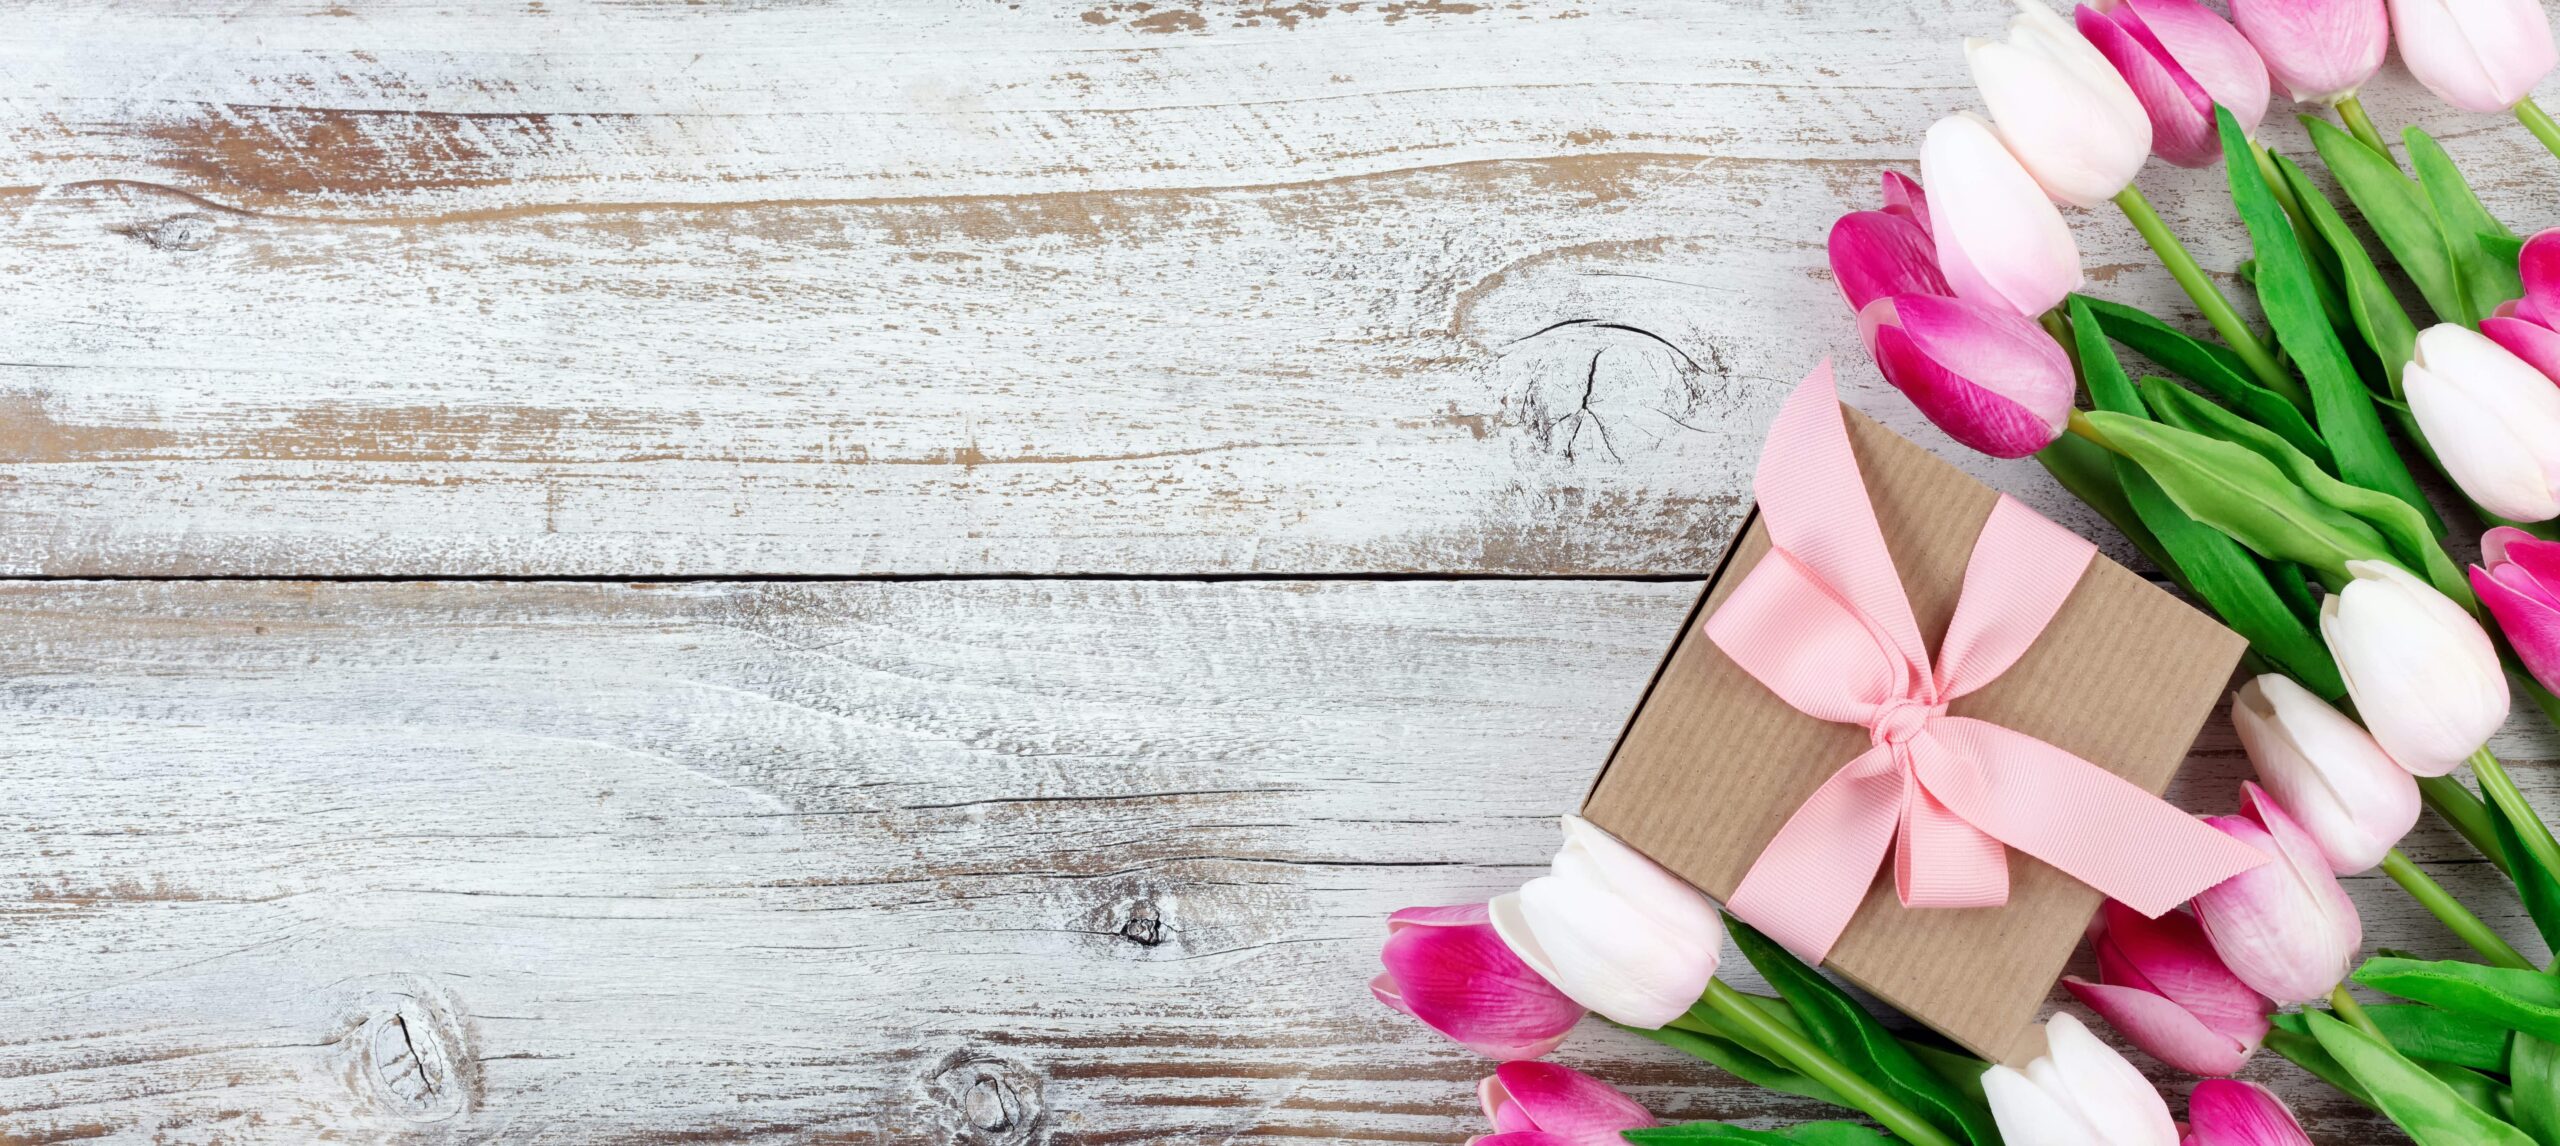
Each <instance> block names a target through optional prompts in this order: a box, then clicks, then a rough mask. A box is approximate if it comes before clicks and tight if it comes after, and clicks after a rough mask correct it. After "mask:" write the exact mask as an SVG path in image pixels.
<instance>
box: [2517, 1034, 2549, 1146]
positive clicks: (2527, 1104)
mask: <svg viewBox="0 0 2560 1146" xmlns="http://www.w3.org/2000/svg"><path fill="white" fill-rule="evenodd" d="M2509 1081H2511V1082H2512V1083H2513V1084H2514V1088H2513V1090H2514V1101H2515V1123H2516V1125H2518V1126H2522V1127H2524V1129H2525V1132H2526V1133H2528V1134H2531V1135H2533V1136H2534V1138H2535V1139H2536V1140H2538V1141H2540V1142H2542V1143H2544V1146H2551V1144H2552V1143H2560V1044H2556V1043H2551V1042H2547V1041H2544V1040H2542V1039H2538V1038H2535V1037H2533V1036H2532V1035H2517V1036H2516V1049H2515V1055H2514V1072H2513V1074H2512V1075H2511V1076H2510V1079H2509Z"/></svg>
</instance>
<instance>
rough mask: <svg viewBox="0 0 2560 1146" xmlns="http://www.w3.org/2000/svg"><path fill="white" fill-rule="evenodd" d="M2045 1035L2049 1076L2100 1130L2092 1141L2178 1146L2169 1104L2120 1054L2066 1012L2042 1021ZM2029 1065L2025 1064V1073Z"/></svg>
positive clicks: (2115, 1144)
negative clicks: (2161, 1098) (2051, 1075)
mask: <svg viewBox="0 0 2560 1146" xmlns="http://www.w3.org/2000/svg"><path fill="white" fill-rule="evenodd" d="M2044 1035H2045V1045H2046V1047H2047V1048H2048V1052H2049V1055H2050V1057H2051V1061H2052V1063H2053V1073H2054V1076H2055V1077H2056V1078H2058V1079H2059V1080H2060V1082H2061V1086H2062V1087H2063V1088H2064V1091H2065V1093H2067V1094H2069V1095H2070V1099H2071V1102H2072V1103H2073V1105H2075V1106H2076V1107H2077V1108H2078V1110H2079V1113H2080V1116H2081V1117H2083V1118H2086V1119H2088V1120H2089V1123H2090V1124H2091V1125H2092V1126H2095V1127H2097V1128H2098V1129H2099V1131H2100V1133H2099V1135H2098V1136H2097V1138H2096V1139H2095V1141H2097V1142H2101V1143H2106V1144H2107V1146H2177V1142H2178V1124H2177V1121H2176V1120H2175V1119H2173V1118H2171V1117H2169V1104H2168V1103H2166V1102H2163V1101H2161V1100H2160V1092H2159V1091H2157V1090H2154V1089H2152V1088H2151V1081H2150V1080H2149V1079H2146V1078H2144V1077H2142V1072H2141V1071H2139V1070H2135V1069H2134V1067H2133V1064H2132V1063H2129V1062H2126V1061H2125V1060H2124V1056H2123V1055H2120V1054H2117V1053H2116V1052H2115V1050H2114V1048H2112V1047H2109V1046H2108V1045H2107V1044H2106V1043H2104V1042H2101V1041H2099V1039H2098V1036H2096V1035H2094V1034H2091V1033H2090V1032H2089V1028H2088V1027H2086V1026H2084V1025H2082V1024H2081V1022H2080V1020H2079V1019H2078V1018H2075V1017H2073V1016H2072V1015H2071V1014H2070V1013H2069V1012H2064V1013H2061V1014H2057V1015H2055V1016H2054V1017H2052V1018H2050V1019H2047V1020H2045V1024H2044ZM2037 1061H2038V1062H2039V1063H2041V1062H2043V1061H2045V1060H2042V1059H2039V1060H2037ZM2034 1065H2035V1064H2029V1067H2030V1074H2032V1073H2033V1067H2034ZM2048 1089H2051V1087H2048Z"/></svg>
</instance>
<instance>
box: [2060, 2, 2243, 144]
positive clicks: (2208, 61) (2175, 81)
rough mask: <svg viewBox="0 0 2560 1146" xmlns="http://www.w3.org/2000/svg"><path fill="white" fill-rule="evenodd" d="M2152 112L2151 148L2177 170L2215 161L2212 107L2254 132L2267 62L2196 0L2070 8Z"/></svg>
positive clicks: (2082, 30) (2084, 31)
mask: <svg viewBox="0 0 2560 1146" xmlns="http://www.w3.org/2000/svg"><path fill="white" fill-rule="evenodd" d="M2073 16H2074V18H2075V19H2076V20H2077V22H2078V23H2079V25H2080V34H2081V35H2082V36H2085V37H2088V40H2089V42H2090V43H2091V44H2094V45H2096V46H2097V49H2098V51H2099V52H2100V53H2102V54H2104V55H2105V56H2106V57H2107V62H2108V63H2111V64H2114V65H2115V68H2116V71H2117V72H2118V73H2120V74H2122V75H2123V76H2124V79H2125V82H2126V83H2128V84H2130V85H2132V86H2133V94H2134V96H2135V97H2136V98H2138V99H2140V100H2141V101H2142V110H2143V112H2144V113H2145V114H2147V115H2149V116H2150V117H2151V151H2152V154H2154V155H2158V156H2159V157H2160V158H2162V159H2166V160H2168V161H2169V162H2171V163H2175V164H2177V165H2178V166H2180V167H2203V166H2206V165H2208V164H2211V163H2212V162H2213V161H2214V160H2217V159H2220V158H2222V140H2221V138H2220V137H2219V136H2218V135H2217V134H2216V133H2215V128H2214V124H2213V105H2215V104H2217V103H2219V104H2221V105H2222V106H2224V107H2226V108H2229V109H2230V110H2231V117H2232V118H2233V119H2236V120H2238V121H2240V130H2242V131H2245V132H2249V133H2251V134H2256V132H2257V130H2258V123H2259V121H2261V120H2263V119H2265V118H2266V115H2267V93H2268V84H2267V65H2266V61H2264V60H2261V59H2259V58H2258V50H2257V49H2256V48H2252V47H2250V46H2249V40H2248V37H2245V36H2242V35H2241V34H2240V31H2239V29H2237V28H2234V27H2232V26H2231V25H2230V24H2229V23H2228V22H2226V21H2225V20H2223V18H2222V17H2220V16H2216V15H2214V14H2213V12H2212V10H2210V9H2208V8H2206V7H2205V6H2204V5H2202V4H2198V3H2196V0H2116V2H2115V3H2114V4H2113V5H2112V6H2111V7H2106V8H2104V9H2103V10H2102V9H2101V8H2092V7H2090V6H2089V5H2086V4H2083V5H2081V6H2080V8H2079V10H2078V11H2077V12H2075V13H2073Z"/></svg>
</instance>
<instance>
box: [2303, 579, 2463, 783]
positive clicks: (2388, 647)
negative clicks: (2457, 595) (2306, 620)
mask: <svg viewBox="0 0 2560 1146" xmlns="http://www.w3.org/2000/svg"><path fill="white" fill-rule="evenodd" d="M2347 572H2348V573H2349V574H2350V575H2352V576H2353V577H2354V578H2355V580H2354V581H2352V582H2349V583H2348V585H2347V587H2346V588H2345V589H2342V590H2340V591H2338V592H2336V593H2333V594H2331V595H2330V596H2329V598H2328V599H2327V600H2325V601H2322V602H2321V603H2320V636H2321V639H2322V640H2325V641H2327V642H2328V644H2329V655H2330V656H2332V657H2335V658H2337V661H2338V673H2339V675H2340V676H2343V677H2345V678H2346V681H2347V695H2348V696H2349V697H2351V698H2353V699H2354V701H2355V704H2356V711H2357V712H2358V713H2360V714H2362V715H2363V716H2364V725H2365V727H2366V728H2367V729H2368V730H2370V731H2371V732H2372V733H2373V738H2374V740H2375V741H2376V742H2378V743H2380V744H2381V745H2382V750H2383V751H2385V752H2388V753H2390V754H2391V758H2392V759H2393V760H2396V761H2399V763H2400V766H2401V767H2403V768H2406V769H2408V770H2409V771H2411V772H2413V773H2415V774H2417V775H2420V776H2442V775H2444V774H2445V773H2447V772H2451V771H2453V770H2454V769H2455V768H2456V767H2459V766H2460V765H2461V764H2462V762H2463V761H2464V760H2466V759H2469V758H2470V756H2471V754H2472V753H2474V752H2477V751H2479V750H2480V748H2481V746H2482V745H2484V744H2487V743H2488V742H2489V736H2490V734H2491V733H2494V732H2496V731H2497V730H2498V726H2499V725H2502V724H2505V723H2506V722H2507V678H2506V675H2505V674H2504V673H2503V672H2501V671H2500V668H2499V665H2498V650H2497V647H2496V646H2495V645H2493V644H2491V643H2490V642H2489V634H2487V633H2485V632H2482V631H2481V629H2480V624H2479V622H2477V621H2474V620H2472V619H2471V614H2470V613H2467V612H2464V611H2463V608H2462V606H2460V605H2457V604H2454V603H2453V599H2452V598H2450V597H2447V596H2445V595H2444V594H2442V593H2439V592H2437V591H2436V589H2435V587H2434V586H2432V585H2429V584H2427V583H2426V582H2424V581H2421V580H2418V579H2417V578H2416V577H2413V576H2411V575H2410V574H2409V573H2408V571H2407V570H2404V569H2402V568H2400V567H2399V566H2397V565H2393V564H2391V563H2389V562H2385V561H2350V562H2347Z"/></svg>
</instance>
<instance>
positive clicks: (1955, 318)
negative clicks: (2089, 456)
mask: <svg viewBox="0 0 2560 1146" xmlns="http://www.w3.org/2000/svg"><path fill="white" fill-rule="evenodd" d="M1858 332H1859V333H1860V334H1861V335H1864V336H1865V338H1866V342H1867V351H1868V352H1869V353H1871V354H1873V355H1874V356H1875V360H1876V366H1877V368H1878V369H1881V370H1882V371H1884V377H1885V381H1887V382H1891V383H1893V387H1894V389H1897V390H1900V391H1902V393H1903V395H1904V396H1905V397H1908V398H1910V399H1911V404H1912V405H1914V406H1917V407H1919V408H1920V412H1921V413H1923V414H1926V415H1928V417H1929V420H1930V421H1932V422H1935V423H1937V425H1938V428H1939V429H1941V430H1945V431H1946V432H1947V436H1948V437H1951V438H1954V439H1955V440H1957V441H1959V442H1962V443H1964V444H1965V445H1968V446H1971V447H1973V448H1974V449H1977V450H1980V451H1982V452H1983V453H1986V454H1990V455H1991V456H1993V457H1998V458H2023V457H2025V456H2027V455H2028V454H2032V453H2034V452H2036V451H2037V450H2041V449H2043V448H2045V447H2046V446H2048V445H2051V444H2052V443H2053V440H2054V439H2055V438H2057V437H2060V436H2061V435H2062V427H2063V423H2064V420H2065V419H2067V418H2068V417H2070V414H2071V399H2072V389H2073V379H2072V375H2071V359H2070V358H2068V357H2066V356H2065V355H2064V354H2063V353H2062V347H2061V345H2060V344H2058V343H2056V342H2054V340H2053V337H2052V336H2051V335H2048V334H2046V333H2045V332H2044V328H2043V327H2040V326H2037V325H2036V324H2035V323H2034V322H2033V321H2030V320H2028V319H2025V318H2021V317H2019V316H2017V315H2014V314H2011V313H2009V312H2007V311H2004V310H1997V309H1994V308H1991V307H1987V306H1976V305H1974V304H1972V303H1969V302H1966V301H1964V300H1963V299H1956V298H1940V297H1937V296H1933V295H1925V294H1906V295H1897V296H1895V297H1892V298H1881V299H1877V300H1875V301H1874V302H1871V303H1869V304H1867V306H1866V308H1865V309H1864V310H1861V311H1859V312H1858Z"/></svg>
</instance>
